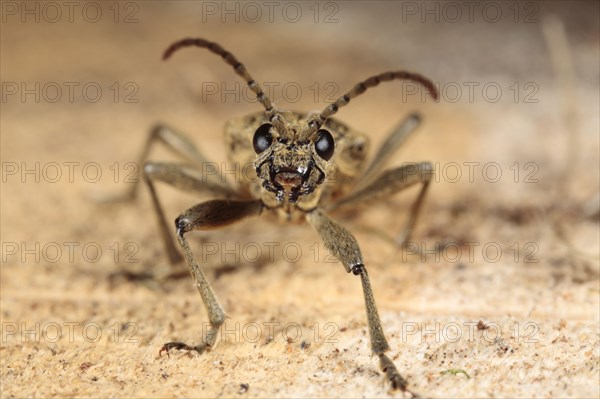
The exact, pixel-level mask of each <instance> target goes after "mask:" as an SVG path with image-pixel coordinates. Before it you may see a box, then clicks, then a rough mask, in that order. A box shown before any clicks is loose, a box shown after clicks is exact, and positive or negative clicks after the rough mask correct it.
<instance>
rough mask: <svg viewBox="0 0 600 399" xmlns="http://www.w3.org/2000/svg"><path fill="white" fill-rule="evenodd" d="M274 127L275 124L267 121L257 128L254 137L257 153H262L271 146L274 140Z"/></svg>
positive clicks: (253, 142)
mask: <svg viewBox="0 0 600 399" xmlns="http://www.w3.org/2000/svg"><path fill="white" fill-rule="evenodd" d="M272 127H273V125H271V124H270V123H265V124H263V125H261V126H260V127H259V128H258V129H256V133H254V138H253V139H252V145H253V146H254V151H256V153H257V154H260V153H261V152H263V151H264V150H266V149H267V148H269V147H270V146H271V143H272V142H273V136H271V128H272Z"/></svg>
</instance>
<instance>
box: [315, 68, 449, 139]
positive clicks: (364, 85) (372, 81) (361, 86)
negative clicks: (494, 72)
mask: <svg viewBox="0 0 600 399" xmlns="http://www.w3.org/2000/svg"><path fill="white" fill-rule="evenodd" d="M397 79H398V80H409V81H412V82H415V83H419V84H420V85H422V86H423V87H425V88H426V89H428V90H429V93H430V94H431V96H432V97H433V99H434V100H437V99H438V92H437V89H436V88H435V85H434V84H433V82H432V81H431V80H429V79H427V78H426V77H424V76H422V75H419V74H416V73H411V72H405V71H395V72H384V73H381V74H379V75H374V76H371V77H370V78H368V79H366V80H363V81H362V82H360V83H357V84H356V85H355V86H354V87H353V88H352V90H350V91H349V92H347V93H346V94H344V95H343V96H341V97H340V98H338V99H337V100H336V101H335V102H333V103H331V104H329V105H328V106H327V108H325V109H324V110H323V111H322V112H321V113H320V114H318V115H316V116H314V117H313V118H312V119H311V120H310V121H309V122H308V126H307V128H306V131H305V132H304V137H311V136H312V135H313V134H314V133H315V132H316V131H317V130H318V129H319V128H320V127H321V126H322V125H323V123H325V121H326V120H327V119H328V118H329V117H331V116H332V115H333V114H335V113H336V112H337V111H338V110H339V109H340V108H341V107H343V106H345V105H347V104H348V103H349V102H350V100H351V99H353V98H355V97H358V96H359V95H361V94H363V93H364V92H365V91H367V89H369V88H371V87H375V86H378V85H379V84H380V83H381V82H388V81H391V80H397Z"/></svg>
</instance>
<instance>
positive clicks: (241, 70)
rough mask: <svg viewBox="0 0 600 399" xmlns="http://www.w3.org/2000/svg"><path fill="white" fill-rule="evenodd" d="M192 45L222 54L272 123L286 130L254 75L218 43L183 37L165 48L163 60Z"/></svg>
mask: <svg viewBox="0 0 600 399" xmlns="http://www.w3.org/2000/svg"><path fill="white" fill-rule="evenodd" d="M190 46H196V47H200V48H205V49H208V50H209V51H210V52H212V53H214V54H216V55H219V56H221V58H223V61H225V62H226V63H228V64H229V65H231V66H232V67H233V70H234V71H235V73H236V74H238V75H239V76H241V77H242V79H244V81H245V82H246V84H247V85H248V87H249V88H250V90H252V91H253V92H254V93H255V94H256V99H257V100H258V102H260V103H261V104H262V105H263V107H265V110H266V111H267V116H268V118H269V120H270V121H271V123H273V124H274V125H276V127H280V128H281V131H283V130H284V126H283V119H282V118H281V116H280V115H279V113H278V112H277V110H276V109H275V106H274V105H273V103H272V102H271V100H270V99H269V97H267V95H266V94H265V92H264V91H263V90H262V88H261V87H260V85H259V84H258V83H257V82H256V81H255V80H254V79H253V78H252V76H250V74H249V73H248V71H247V70H246V67H245V66H244V64H242V63H241V62H239V61H238V59H237V58H235V56H234V55H233V54H231V53H230V52H229V51H227V50H225V49H224V48H223V47H221V45H219V44H218V43H214V42H209V41H208V40H205V39H200V38H197V39H193V38H186V39H182V40H179V41H177V42H175V43H173V44H171V45H170V46H169V48H167V49H166V50H165V52H164V53H163V57H162V58H163V60H167V59H168V58H169V57H171V55H172V54H173V53H174V52H176V51H177V50H179V49H180V48H182V47H190ZM277 125H279V126H277Z"/></svg>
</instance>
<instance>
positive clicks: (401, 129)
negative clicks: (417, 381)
mask: <svg viewBox="0 0 600 399" xmlns="http://www.w3.org/2000/svg"><path fill="white" fill-rule="evenodd" d="M420 124H421V116H420V115H419V114H418V113H416V112H415V113H412V114H410V115H409V116H408V117H407V118H406V119H404V120H403V121H402V122H400V123H399V124H398V125H397V126H396V127H395V128H394V129H393V130H392V131H391V133H390V134H389V135H388V137H387V138H386V139H385V141H384V142H383V143H382V144H381V145H380V146H379V150H377V152H376V153H375V156H374V157H373V160H372V161H371V163H370V164H369V166H368V167H367V169H366V170H365V172H364V173H363V174H362V176H361V177H360V180H359V181H358V186H357V187H356V189H361V188H363V187H365V186H366V185H367V184H369V183H371V182H372V181H373V178H374V177H376V176H377V174H378V173H379V172H380V171H381V168H383V166H384V165H385V163H386V162H387V161H389V159H390V158H391V156H392V155H394V153H395V152H396V151H397V150H398V149H399V148H400V147H401V146H402V144H404V142H405V141H406V139H407V138H408V137H409V136H410V135H411V134H412V133H413V132H414V131H415V129H416V128H417V127H419V125H420Z"/></svg>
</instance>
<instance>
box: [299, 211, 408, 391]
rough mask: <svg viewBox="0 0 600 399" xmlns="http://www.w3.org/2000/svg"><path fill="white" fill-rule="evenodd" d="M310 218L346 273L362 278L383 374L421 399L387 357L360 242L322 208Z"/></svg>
mask: <svg viewBox="0 0 600 399" xmlns="http://www.w3.org/2000/svg"><path fill="white" fill-rule="evenodd" d="M306 219H307V220H308V221H309V223H310V224H311V225H312V226H313V227H314V228H315V230H317V232H318V233H319V235H320V236H321V239H322V240H323V242H324V244H325V248H327V250H328V251H329V252H330V253H331V254H332V255H334V256H335V257H336V258H337V259H338V260H339V261H340V262H342V264H343V265H344V267H345V268H346V272H348V273H350V272H352V273H353V274H354V275H357V276H360V281H361V283H362V288H363V294H364V297H365V305H366V309H367V321H368V324H369V336H370V338H371V350H372V351H373V353H374V354H376V355H377V356H379V363H380V368H381V371H383V372H384V373H385V375H386V377H387V379H388V381H389V382H390V384H391V386H392V389H400V390H402V391H403V392H408V393H410V394H411V395H413V396H417V395H416V394H415V393H414V392H412V391H410V390H409V389H408V388H407V381H406V380H405V379H404V377H402V375H401V374H400V373H399V372H398V369H397V368H396V366H395V365H394V363H393V362H392V360H391V359H390V358H389V357H387V355H386V354H385V352H387V351H388V350H389V349H390V346H389V344H388V342H387V340H386V338H385V334H384V333H383V327H382V326H381V320H380V319H379V313H378V311H377V306H376V305H375V297H374V296H373V290H372V288H371V282H370V280H369V276H368V274H367V269H366V268H365V265H364V261H363V258H362V255H361V252H360V248H359V246H358V243H357V241H356V239H355V238H354V236H353V235H352V234H351V233H350V232H349V231H348V230H346V229H345V228H344V227H342V226H341V225H339V224H337V223H336V222H334V221H333V220H331V219H330V218H329V217H328V216H327V215H326V214H325V212H324V211H322V210H320V209H318V208H317V209H315V210H314V211H312V212H310V213H307V215H306Z"/></svg>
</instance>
